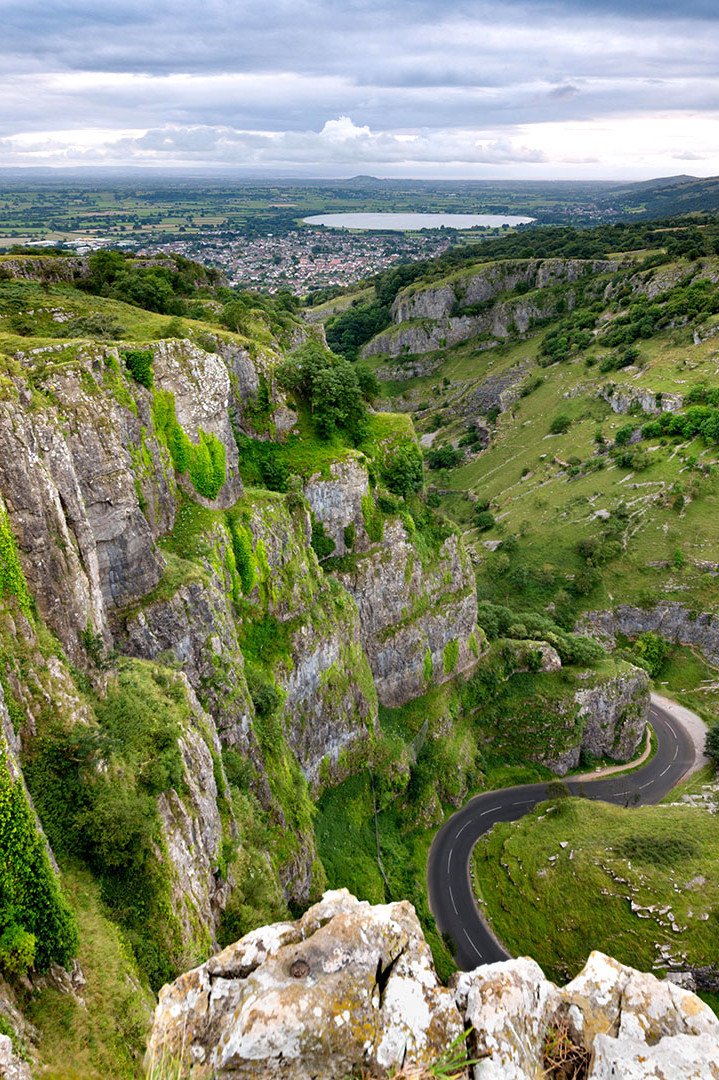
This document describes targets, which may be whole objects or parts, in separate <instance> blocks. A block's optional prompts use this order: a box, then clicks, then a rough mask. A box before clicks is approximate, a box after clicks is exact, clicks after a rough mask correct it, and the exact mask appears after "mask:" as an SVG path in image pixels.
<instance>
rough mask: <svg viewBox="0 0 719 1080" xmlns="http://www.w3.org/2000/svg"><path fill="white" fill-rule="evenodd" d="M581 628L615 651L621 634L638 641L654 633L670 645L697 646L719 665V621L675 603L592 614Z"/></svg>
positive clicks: (621, 608) (586, 617)
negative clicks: (636, 638) (648, 632)
mask: <svg viewBox="0 0 719 1080" xmlns="http://www.w3.org/2000/svg"><path fill="white" fill-rule="evenodd" d="M578 628H580V631H582V632H585V633H590V634H592V635H593V636H595V637H597V638H598V639H599V640H601V641H605V642H607V643H608V644H610V645H611V646H612V647H613V646H614V642H615V638H616V635H617V634H624V635H625V636H626V637H630V638H634V637H637V636H638V635H639V634H644V633H646V632H647V631H652V632H653V633H655V634H659V636H660V637H663V638H665V639H666V640H667V641H671V642H675V643H677V644H681V645H693V646H695V647H696V648H698V649H700V650H701V652H702V653H703V654H704V656H705V657H706V659H707V660H708V661H709V663H710V664H715V665H717V664H719V617H718V616H717V615H714V614H712V613H710V612H703V613H701V614H698V615H695V614H694V613H693V612H691V611H690V610H689V609H688V608H687V607H685V606H684V605H683V604H680V603H678V602H675V601H665V602H662V603H659V604H657V605H656V606H655V607H651V608H640V607H636V606H634V605H631V604H620V605H619V606H618V607H617V608H615V609H614V610H613V611H589V612H587V613H586V614H585V615H583V616H582V618H581V620H580V622H579V624H578Z"/></svg>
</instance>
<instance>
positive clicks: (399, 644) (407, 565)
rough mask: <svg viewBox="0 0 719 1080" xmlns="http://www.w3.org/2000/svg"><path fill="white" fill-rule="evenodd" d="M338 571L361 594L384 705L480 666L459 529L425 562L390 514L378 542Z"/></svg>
mask: <svg viewBox="0 0 719 1080" xmlns="http://www.w3.org/2000/svg"><path fill="white" fill-rule="evenodd" d="M337 576H338V578H339V580H340V581H341V582H342V584H343V585H344V586H345V587H346V588H347V589H348V590H349V592H350V593H351V594H352V595H353V596H354V598H355V600H356V601H357V606H358V608H359V618H360V633H361V640H362V643H363V645H364V649H365V652H366V653H367V656H368V657H369V662H370V665H371V668H372V674H373V675H374V680H375V684H376V686H377V694H378V697H379V700H380V701H381V703H382V704H383V705H389V706H397V705H403V704H404V703H405V702H407V701H409V700H410V699H411V698H413V697H417V696H418V695H419V694H422V693H423V692H424V691H425V690H426V689H428V686H429V685H431V684H432V683H441V682H445V681H446V680H447V679H448V678H451V677H452V676H453V675H456V674H459V673H462V672H467V671H470V670H471V669H472V668H473V667H474V666H475V665H476V663H477V659H478V656H479V654H480V651H481V649H482V644H483V637H482V633H481V631H480V630H478V628H477V599H476V591H475V587H474V580H473V574H472V568H471V565H470V562H469V559H468V558H467V555H466V552H465V551H464V548H463V547H462V545H461V542H460V541H459V538H458V537H457V536H455V535H452V536H450V537H448V538H447V540H445V541H444V543H443V545H442V548H441V550H440V552H439V554H438V557H437V560H436V562H434V563H433V564H432V565H429V566H423V565H422V562H421V560H420V559H419V556H418V555H417V552H416V549H415V548H414V546H413V545H412V543H411V541H410V539H409V537H408V536H407V533H406V531H405V529H404V527H403V525H402V524H401V522H399V521H397V520H389V521H387V523H386V525H385V531H384V538H383V541H382V543H381V545H375V546H374V547H373V548H372V549H371V550H370V551H369V552H368V553H367V554H364V555H360V556H358V558H357V560H356V563H355V566H354V567H353V569H351V570H349V571H346V572H344V571H342V572H338V574H337ZM453 642H456V643H457V648H458V656H457V660H456V663H455V665H454V666H453V667H452V668H451V670H447V669H446V655H445V650H446V649H447V648H448V646H449V647H450V648H453V647H454V646H453V645H452V643H453ZM428 666H431V678H429V679H428V677H427V667H428Z"/></svg>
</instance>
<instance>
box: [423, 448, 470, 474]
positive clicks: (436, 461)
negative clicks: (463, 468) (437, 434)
mask: <svg viewBox="0 0 719 1080" xmlns="http://www.w3.org/2000/svg"><path fill="white" fill-rule="evenodd" d="M461 460H462V454H461V453H460V451H459V450H455V448H454V447H453V446H440V447H438V448H437V449H436V450H428V451H427V464H428V466H429V467H430V469H453V468H454V467H455V465H458V464H459V462H460V461H461Z"/></svg>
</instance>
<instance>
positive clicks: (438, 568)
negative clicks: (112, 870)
mask: <svg viewBox="0 0 719 1080" xmlns="http://www.w3.org/2000/svg"><path fill="white" fill-rule="evenodd" d="M145 352H146V354H149V357H150V362H151V366H152V380H153V385H152V386H151V387H147V386H145V385H141V384H140V383H139V382H137V381H136V380H134V379H133V378H131V376H130V374H129V372H128V370H127V366H126V362H125V361H126V357H125V355H124V353H123V351H122V350H121V349H119V348H118V347H115V346H108V345H101V344H93V345H90V344H81V345H79V346H78V345H73V346H67V345H60V346H52V347H51V348H49V349H48V348H41V349H37V350H32V351H28V352H27V353H25V354H18V357H17V358H16V359H15V360H14V361H13V363H12V365H11V366H10V369H9V370H10V377H9V378H8V380H6V381H5V383H4V385H3V393H2V396H1V399H0V499H1V500H2V501H0V525H3V523H4V522H7V525H8V535H7V543H8V544H9V545H12V546H13V547H14V546H15V545H16V546H17V551H18V553H19V560H20V567H21V569H18V573H19V574H20V575H21V576H22V574H23V573H24V579H23V580H26V582H27V590H28V597H27V605H28V607H27V610H28V615H27V618H25V617H22V618H23V625H24V630H23V632H22V634H19V632H18V629H17V627H15V626H11V625H9V626H8V641H11V640H14V641H15V644H14V645H13V646H12V649H10V650H9V651H8V656H11V655H14V653H13V650H15V652H18V646H17V641H18V639H19V637H22V636H23V635H25V636H26V638H27V640H28V641H29V642H30V643H31V644H30V645H27V646H23V649H24V652H23V658H22V660H20V658H19V657H18V659H17V670H18V671H20V669H21V667H23V679H22V680H18V686H17V691H18V700H19V702H20V708H21V709H22V711H23V712H24V715H25V720H24V723H23V725H22V730H21V731H20V733H19V735H16V733H15V732H14V731H13V730H12V727H11V726H10V727H7V724H5V725H4V726H5V727H6V728H7V732H6V742H7V745H8V747H9V751H10V754H11V760H12V761H14V762H15V765H14V766H13V767H17V768H19V765H18V762H19V760H20V758H21V757H22V751H23V749H24V750H25V751H28V752H29V751H30V750H31V749H32V746H33V740H34V738H35V737H36V736H37V734H38V730H39V729H38V727H37V726H36V725H35V724H34V721H33V716H34V715H37V716H38V717H39V718H41V717H42V722H41V723H40V725H39V726H40V728H41V729H42V731H41V734H42V735H43V736H44V735H45V734H46V731H47V727H46V724H47V715H49V712H46V714H45V715H44V716H43V713H42V705H41V703H40V698H41V694H42V695H44V700H45V701H46V702H47V701H51V702H52V715H53V717H56V719H57V724H58V726H59V729H61V730H62V731H68V730H71V729H73V728H74V727H75V726H78V725H85V726H87V727H88V728H89V729H91V730H92V731H96V730H97V720H96V717H95V714H94V712H93V707H94V705H91V704H89V703H88V700H87V692H83V691H81V690H78V685H77V679H78V678H82V679H85V680H87V681H88V682H89V684H90V686H91V692H90V696H91V698H92V701H93V703H95V702H96V701H97V702H100V703H101V702H102V700H103V699H104V696H105V694H106V693H107V690H108V687H111V686H112V685H113V678H114V672H113V668H114V665H115V664H116V663H117V661H118V659H120V660H121V663H125V662H126V661H125V660H124V659H122V658H128V657H130V658H133V660H132V661H131V662H130V663H131V664H137V665H139V666H136V667H132V666H130V668H128V669H127V670H128V671H129V672H130V673H134V674H133V675H132V677H134V676H135V675H136V676H137V679H138V680H140V681H141V680H142V679H143V678H145V677H151V678H152V679H159V680H160V681H162V680H163V679H164V680H167V682H168V685H172V686H173V687H174V689H173V690H172V694H174V695H175V696H176V697H177V709H178V716H180V718H181V719H180V721H179V731H178V740H179V741H178V746H179V751H180V759H181V771H182V782H181V784H179V785H177V784H176V785H174V786H172V787H170V788H168V789H166V790H164V791H163V792H162V793H161V794H160V795H159V796H158V797H157V799H156V805H157V810H158V814H159V821H160V826H161V836H160V839H159V840H158V844H157V847H156V851H155V857H156V860H157V864H158V866H159V867H160V868H161V873H162V875H163V877H164V879H165V880H166V883H167V885H168V888H169V890H170V895H171V897H172V908H173V910H174V911H175V913H176V915H177V921H176V923H174V924H173V926H172V927H170V931H171V933H170V936H172V934H174V935H175V937H176V939H177V940H179V939H180V938H182V939H184V941H185V942H190V943H193V945H192V947H196V948H197V949H200V950H202V949H204V950H205V951H206V950H207V948H208V947H209V946H210V945H211V944H212V943H214V942H215V940H216V938H215V935H216V932H217V926H218V920H219V918H220V915H221V913H222V910H223V908H224V907H225V905H226V903H227V900H228V896H229V895H230V894H231V892H232V888H233V877H232V870H231V868H230V870H229V871H227V869H226V867H225V861H226V858H225V851H226V850H227V849H233V848H236V847H237V845H238V844H239V845H240V846H241V845H242V844H243V842H244V835H243V826H242V824H241V823H238V820H237V819H236V816H235V814H234V811H233V809H232V807H231V806H230V802H229V799H228V797H227V790H226V788H227V781H226V776H225V773H224V767H223V757H224V755H225V754H227V753H228V752H230V753H232V754H235V755H239V758H240V760H241V761H242V762H243V763H244V764H243V765H242V768H243V769H244V770H245V772H244V773H243V774H242V775H243V776H245V775H246V777H247V779H246V780H243V783H248V784H249V785H250V788H251V792H252V795H253V797H254V798H256V799H257V800H258V803H259V807H261V808H262V809H263V810H264V812H265V813H266V814H267V815H268V820H269V821H270V822H271V823H272V824H273V827H277V828H279V829H281V830H283V832H284V834H285V835H286V837H287V842H286V843H285V844H284V845H283V848H282V854H281V856H280V855H278V856H277V858H276V860H275V862H276V866H275V872H276V873H277V875H278V879H279V880H280V881H281V883H282V885H283V888H284V894H285V896H286V898H287V899H291V900H293V901H295V902H297V903H306V902H307V901H308V899H309V897H310V895H311V890H312V888H313V887H314V885H313V882H315V881H316V880H317V878H318V873H319V877H320V878H321V872H318V870H317V860H316V853H315V844H314V836H313V832H312V828H311V812H310V802H309V793H313V792H314V793H316V792H318V791H319V790H320V789H321V788H322V786H323V785H326V784H327V783H331V782H334V781H336V780H337V779H341V778H343V777H344V776H346V775H347V774H348V772H349V771H350V770H351V769H352V768H353V767H356V766H357V764H358V763H359V762H361V761H364V760H366V757H367V754H368V752H369V747H370V745H371V743H372V741H373V738H374V735H375V725H376V718H377V692H378V690H379V692H380V694H381V696H382V700H383V701H385V702H392V703H397V702H401V701H405V700H407V699H408V697H410V696H412V695H414V694H417V693H421V692H422V690H423V689H424V688H425V686H426V685H427V684H428V683H429V682H430V681H432V680H435V681H441V680H444V679H446V678H449V677H450V675H451V674H453V673H455V672H461V671H464V670H467V669H468V668H469V667H470V666H471V665H472V664H473V663H474V660H475V653H476V652H477V651H478V645H477V637H476V633H475V631H476V626H475V616H476V605H475V601H474V590H473V587H472V578H471V573H470V571H469V566H468V563H467V560H466V557H465V555H464V553H463V550H462V548H461V546H460V545H459V542H458V541H457V539H456V537H451V538H449V539H448V540H447V541H446V542H445V545H444V547H443V549H442V551H441V552H440V553H439V554H438V555H437V556H436V557H434V558H432V559H430V560H429V561H427V560H425V564H423V563H422V561H421V559H420V558H419V556H418V554H417V551H416V549H415V548H414V546H413V544H412V542H411V537H410V536H409V534H408V532H407V529H406V528H405V527H404V526H403V525H401V524H400V522H399V519H398V518H393V519H388V521H387V528H386V533H385V535H384V537H382V538H381V539H380V540H370V537H369V531H368V527H367V524H366V520H365V519H366V517H367V514H368V513H370V514H372V513H375V514H376V507H375V504H374V498H373V495H372V493H371V492H370V488H369V482H368V473H367V462H366V461H365V460H364V459H363V458H362V456H361V455H359V454H354V455H353V454H352V453H348V455H347V456H346V458H344V459H343V460H339V461H337V462H334V463H332V464H331V466H330V467H329V469H328V472H327V473H326V474H322V475H317V476H315V477H313V478H311V479H310V480H309V482H308V483H307V485H306V490H305V493H304V495H303V494H302V493H300V492H299V491H297V492H291V493H290V494H287V495H285V494H278V493H273V492H269V491H267V490H254V491H252V492H244V491H243V485H242V483H241V480H240V475H239V457H238V450H237V442H236V439H235V435H234V432H233V425H234V427H236V428H237V427H239V428H244V429H245V430H248V431H255V425H256V423H257V422H258V419H257V417H258V409H260V408H261V411H262V416H261V418H260V419H261V423H262V424H263V425H264V427H265V429H266V430H264V436H265V437H266V438H274V439H280V438H282V437H284V436H285V435H286V434H287V431H288V430H289V429H290V428H291V427H292V426H293V425H294V422H295V420H296V416H295V414H294V413H292V412H291V410H290V409H289V407H288V406H287V402H286V400H285V398H284V396H283V395H282V394H281V393H280V392H279V391H277V390H276V388H275V387H274V384H273V383H272V370H273V364H274V365H276V363H277V359H278V357H277V353H276V352H275V353H273V352H272V349H271V348H270V347H269V346H262V347H258V348H257V349H256V350H254V351H253V353H252V355H251V354H250V351H249V350H248V349H246V348H244V347H243V346H241V345H240V344H237V343H233V342H230V341H228V340H225V339H220V338H219V337H218V338H217V340H216V341H215V351H213V352H207V351H205V350H204V349H202V348H200V347H199V345H198V344H196V343H195V342H193V341H190V340H176V339H168V340H160V341H154V342H152V343H151V344H150V345H148V346H147V348H146V350H145ZM260 399H261V401H260ZM258 401H260V405H259V406H258ZM160 406H162V407H163V409H164V412H163V413H162V415H161V413H160ZM183 440H184V442H183ZM207 441H212V445H213V446H214V447H219V448H220V451H218V453H219V452H221V459H222V462H223V474H222V478H221V482H220V483H219V484H217V485H216V490H215V491H214V497H209V496H208V494H207V493H205V494H203V493H202V490H198V482H197V479H196V478H195V477H194V476H193V473H192V469H191V468H188V469H187V470H186V471H182V472H179V471H178V469H177V467H176V466H177V462H178V460H179V458H178V456H177V447H178V445H180V449H183V447H184V450H183V453H185V456H187V453H188V451H187V446H189V447H190V451H191V450H192V448H193V447H194V448H197V447H202V445H203V444H204V443H205V442H207ZM311 514H314V516H315V518H316V519H317V520H319V521H322V522H324V523H325V524H326V528H327V532H328V533H329V535H330V536H331V537H332V538H333V540H334V542H335V545H336V553H337V555H350V546H351V548H352V552H351V557H352V558H357V559H358V560H360V561H361V562H362V563H363V566H364V569H363V570H361V571H358V572H357V573H356V574H348V575H346V574H337V575H331V574H328V573H326V572H325V570H323V569H322V568H321V566H320V564H319V563H318V560H317V557H316V555H315V552H314V550H313V548H312V545H311V539H312V518H311ZM380 518H381V515H380V517H379V518H378V520H380ZM350 532H351V533H352V539H351V543H350V541H349V537H350ZM0 554H2V553H1V552H0ZM365 590H371V592H372V602H371V604H368V603H367V602H365V600H364V592H365ZM1 594H2V576H1V575H0V599H1V598H2V595H1ZM30 597H33V598H34V603H35V604H36V605H37V614H38V627H37V628H35V627H34V616H33V615H32V614H31V612H30V606H29V605H30V604H31V600H30ZM0 614H2V616H3V617H5V614H6V613H5V612H4V610H3V612H2V613H0ZM7 618H8V619H9V620H12V619H13V618H15V619H19V618H21V616H20V615H19V614H18V613H15V614H14V615H11V614H10V613H9V612H8V613H7ZM25 624H26V625H25ZM46 627H47V628H49V629H50V630H51V631H52V633H53V634H54V635H55V636H56V638H57V641H58V642H59V646H58V645H57V644H56V646H55V653H56V654H57V655H48V653H49V652H52V650H50V649H48V648H47V647H46V646H43V649H40V648H39V647H38V646H37V643H36V642H35V638H36V636H37V633H38V632H40V631H41V632H42V633H43V634H46V633H47V631H46V629H45V628H46ZM0 630H2V627H0ZM390 639H392V640H391V641H390ZM28 650H29V658H28ZM43 650H44V652H43ZM472 650H474V651H472ZM427 657H429V658H430V659H427ZM68 661H69V662H68ZM71 665H74V669H73V667H72V666H71ZM143 665H145V666H143ZM428 665H429V669H428ZM11 667H12V665H11ZM178 669H179V670H180V671H181V672H182V675H179V674H177V671H178ZM73 670H75V675H73ZM428 670H429V675H427V672H428ZM78 673H80V674H78ZM128 677H130V676H128ZM20 683H22V685H20ZM33 684H36V687H37V689H38V694H35V692H34V690H32V689H29V688H28V687H29V686H30V687H32V685H33ZM375 684H376V685H375ZM138 685H139V684H138ZM3 715H4V714H3ZM53 722H55V721H53ZM44 725H45V726H44ZM233 760H234V765H235V770H236V771H237V768H238V766H237V763H236V759H233ZM308 786H309V793H308ZM259 807H258V812H259ZM174 948H175V946H174V945H173V946H172V947H171V948H170V952H172V950H173V949H174Z"/></svg>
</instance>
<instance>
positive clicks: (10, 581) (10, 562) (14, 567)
mask: <svg viewBox="0 0 719 1080" xmlns="http://www.w3.org/2000/svg"><path fill="white" fill-rule="evenodd" d="M4 596H13V597H14V598H15V600H17V602H18V604H19V606H20V608H21V610H22V611H23V612H24V613H25V615H30V613H31V611H32V606H33V604H32V598H31V596H30V592H29V590H28V587H27V582H26V580H25V575H24V574H23V572H22V567H21V565H20V558H19V556H18V553H17V544H16V543H15V537H14V535H13V533H12V530H11V528H10V522H9V521H8V516H7V513H6V512H5V509H4V508H3V506H2V503H0V598H2V597H4Z"/></svg>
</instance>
